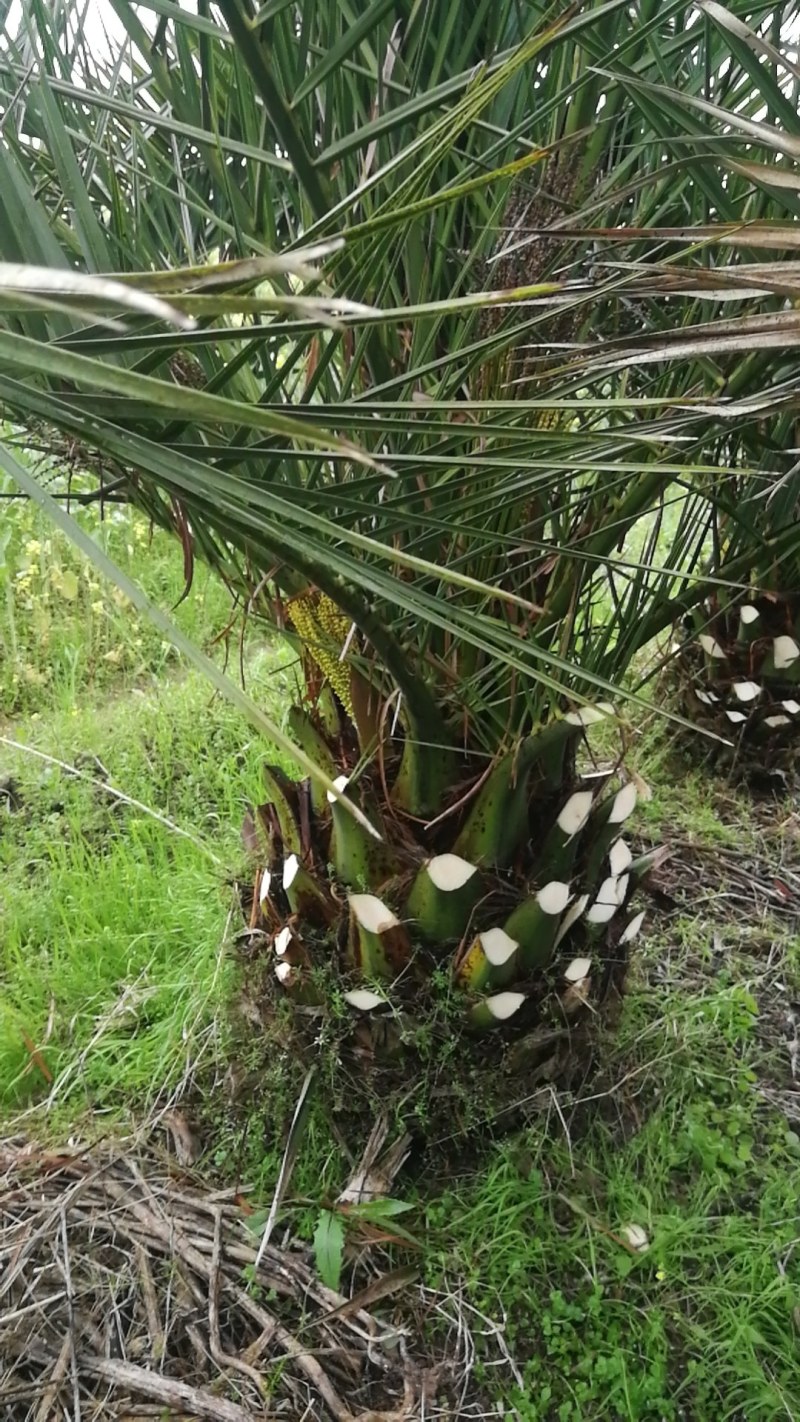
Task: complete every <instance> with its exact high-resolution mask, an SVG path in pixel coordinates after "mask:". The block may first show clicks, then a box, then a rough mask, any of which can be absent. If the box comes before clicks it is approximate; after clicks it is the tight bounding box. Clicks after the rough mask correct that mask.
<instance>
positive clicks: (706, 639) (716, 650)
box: [698, 632, 725, 661]
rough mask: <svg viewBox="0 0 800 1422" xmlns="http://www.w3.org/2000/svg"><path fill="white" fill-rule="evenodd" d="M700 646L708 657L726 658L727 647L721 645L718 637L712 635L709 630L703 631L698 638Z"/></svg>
mask: <svg viewBox="0 0 800 1422" xmlns="http://www.w3.org/2000/svg"><path fill="white" fill-rule="evenodd" d="M698 641H699V643H700V646H701V647H702V648H703V651H704V652H705V654H706V656H707V657H715V658H716V659H717V660H720V659H721V660H723V661H724V660H725V649H724V647H721V646H720V644H719V642H718V641H717V639H716V637H711V636H709V634H708V633H707V632H701V633H700V636H699V638H698Z"/></svg>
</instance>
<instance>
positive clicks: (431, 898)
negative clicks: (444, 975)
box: [407, 854, 481, 943]
mask: <svg viewBox="0 0 800 1422" xmlns="http://www.w3.org/2000/svg"><path fill="white" fill-rule="evenodd" d="M480 896H481V877H480V874H479V872H478V867H477V865H476V864H472V863H470V861H469V860H468V859H462V858H461V856H460V855H458V854H437V855H434V857H433V858H432V859H429V860H428V861H427V862H426V863H425V864H423V866H422V868H421V869H420V871H419V873H418V874H417V877H416V878H415V880H414V883H413V884H412V886H411V892H410V894H409V896H408V904H407V909H408V915H409V918H412V919H414V920H415V921H416V923H417V926H418V928H419V931H420V932H421V933H422V935H423V937H425V938H427V939H428V941H429V942H431V943H446V942H448V941H451V940H453V939H458V938H460V937H461V936H462V934H463V933H464V931H465V930H466V928H467V925H468V923H469V921H470V918H471V916H472V911H473V909H474V908H475V905H476V904H477V902H478V899H479V898H480Z"/></svg>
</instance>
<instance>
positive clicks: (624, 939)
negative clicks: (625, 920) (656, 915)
mask: <svg viewBox="0 0 800 1422" xmlns="http://www.w3.org/2000/svg"><path fill="white" fill-rule="evenodd" d="M644 919H645V911H644V909H642V910H641V912H640V913H637V914H634V916H633V918H632V919H631V920H630V923H629V924H628V925H627V927H626V928H625V929H624V931H623V933H622V934H621V936H620V940H619V941H620V943H632V942H633V940H634V938H636V937H637V935H638V933H639V930H640V928H641V926H642V924H643V923H644Z"/></svg>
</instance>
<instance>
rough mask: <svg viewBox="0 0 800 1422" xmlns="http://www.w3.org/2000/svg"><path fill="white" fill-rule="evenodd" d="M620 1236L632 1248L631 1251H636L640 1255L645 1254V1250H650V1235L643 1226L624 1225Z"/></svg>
mask: <svg viewBox="0 0 800 1422" xmlns="http://www.w3.org/2000/svg"><path fill="white" fill-rule="evenodd" d="M620 1234H621V1235H622V1238H623V1239H624V1240H625V1241H626V1243H627V1244H629V1245H630V1246H631V1249H635V1250H636V1252H637V1253H638V1254H644V1252H645V1250H646V1249H649V1248H650V1238H649V1235H648V1233H647V1230H646V1229H643V1228H642V1226H641V1225H638V1224H627V1225H623V1227H622V1229H621V1230H620Z"/></svg>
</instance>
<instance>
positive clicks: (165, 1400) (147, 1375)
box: [79, 1356, 266, 1422]
mask: <svg viewBox="0 0 800 1422" xmlns="http://www.w3.org/2000/svg"><path fill="white" fill-rule="evenodd" d="M79 1361H80V1366H81V1367H82V1368H85V1370H86V1372H87V1373H92V1374H93V1375H94V1376H95V1377H99V1378H103V1379H104V1381H106V1382H109V1383H111V1384H112V1386H113V1387H118V1388H124V1389H125V1390H126V1392H133V1393H139V1394H141V1396H143V1397H152V1398H154V1399H155V1401H156V1402H159V1403H161V1405H162V1406H163V1407H164V1408H170V1409H172V1410H174V1411H183V1412H189V1413H191V1414H192V1416H194V1417H202V1418H206V1419H207V1422H253V1414H252V1412H250V1411H249V1410H245V1408H244V1407H240V1406H239V1404H238V1402H227V1401H226V1400H225V1399H224V1398H222V1397H214V1395H213V1393H210V1392H206V1391H205V1390H203V1389H201V1388H195V1387H189V1386H188V1384H187V1383H182V1382H176V1381H175V1380H174V1379H173V1378H165V1377H163V1376H162V1375H161V1374H160V1373H151V1372H150V1371H149V1369H148V1368H140V1367H139V1366H138V1364H137V1363H123V1362H120V1361H119V1359H117V1358H92V1357H87V1356H82V1357H81V1358H80V1359H79ZM265 1422H266V1419H265Z"/></svg>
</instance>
